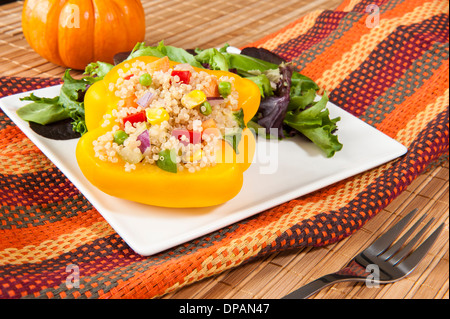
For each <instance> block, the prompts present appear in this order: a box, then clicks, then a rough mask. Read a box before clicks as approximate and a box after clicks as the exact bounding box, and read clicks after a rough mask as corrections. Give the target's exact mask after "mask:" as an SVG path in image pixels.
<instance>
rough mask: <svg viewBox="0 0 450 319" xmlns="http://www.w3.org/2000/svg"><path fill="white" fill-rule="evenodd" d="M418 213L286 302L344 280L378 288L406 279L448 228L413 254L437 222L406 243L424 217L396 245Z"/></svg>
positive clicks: (433, 236)
mask: <svg viewBox="0 0 450 319" xmlns="http://www.w3.org/2000/svg"><path fill="white" fill-rule="evenodd" d="M416 213H417V209H414V210H413V211H411V212H410V213H409V214H408V215H406V216H405V217H404V218H402V219H401V220H400V221H399V222H398V223H397V224H395V225H394V226H392V228H390V229H389V230H388V231H387V232H386V233H385V234H383V235H382V236H381V237H380V238H378V239H377V240H376V241H375V242H374V243H372V244H371V245H370V246H369V247H367V248H366V249H365V250H364V251H362V252H361V253H359V254H358V255H357V256H356V257H355V258H353V259H352V260H351V261H350V262H349V263H348V264H347V266H345V267H344V268H342V269H341V270H339V271H338V272H335V273H332V274H328V275H325V276H323V277H320V278H318V279H316V280H314V281H312V282H310V283H308V284H307V285H305V286H303V287H301V288H299V289H297V290H295V291H293V292H291V293H290V294H288V295H286V296H285V297H283V298H282V299H304V298H308V297H309V296H311V295H312V294H314V293H316V292H317V291H319V290H321V289H323V288H324V287H326V286H329V285H332V284H334V283H337V282H342V281H363V282H367V283H369V282H370V283H371V284H373V285H375V284H387V283H391V282H395V281H397V280H400V279H402V278H404V277H405V276H407V275H408V274H409V273H411V272H412V271H413V270H414V268H416V266H417V265H418V264H419V262H420V261H421V260H422V258H423V257H424V256H425V255H426V253H427V252H428V250H430V248H431V246H433V244H434V242H435V241H436V239H437V237H438V236H439V234H440V232H441V231H442V228H443V227H444V223H442V224H441V225H440V226H439V227H438V228H437V229H436V230H435V231H434V232H433V233H432V234H431V235H430V236H429V237H428V238H426V239H425V240H424V242H423V243H422V244H421V245H420V246H419V247H417V248H416V249H415V250H414V251H412V250H413V247H414V245H415V244H416V243H417V242H418V241H419V240H420V238H421V237H422V236H423V234H424V233H425V231H426V230H427V229H428V228H429V227H430V226H431V224H432V222H433V220H434V219H433V218H431V219H430V221H429V222H428V223H427V224H426V225H425V226H424V227H423V228H422V229H421V230H420V231H418V232H417V234H416V235H415V236H414V237H413V238H412V239H411V240H410V241H409V242H408V243H406V241H407V240H408V238H409V237H411V235H412V233H413V232H414V231H415V230H416V228H417V227H418V226H419V225H420V223H421V222H422V221H423V219H424V218H425V215H423V216H422V217H421V218H420V219H419V220H418V221H417V222H416V223H415V224H414V225H413V226H411V228H410V229H409V230H408V231H407V232H406V233H405V234H404V235H403V236H402V237H401V238H400V239H399V240H397V241H396V242H395V243H394V241H395V239H396V238H397V237H398V236H399V234H400V233H401V232H402V230H403V229H404V228H405V226H406V225H407V224H408V223H409V222H410V221H411V219H412V218H413V217H414V215H415V214H416ZM405 243H406V245H405ZM411 251H412V252H411Z"/></svg>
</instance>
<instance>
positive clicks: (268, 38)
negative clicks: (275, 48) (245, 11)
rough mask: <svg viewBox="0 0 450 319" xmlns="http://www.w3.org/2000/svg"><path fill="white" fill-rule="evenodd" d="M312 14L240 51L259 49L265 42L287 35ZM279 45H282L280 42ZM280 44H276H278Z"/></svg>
mask: <svg viewBox="0 0 450 319" xmlns="http://www.w3.org/2000/svg"><path fill="white" fill-rule="evenodd" d="M312 13H316V12H312ZM312 13H309V14H307V15H305V16H303V17H301V18H300V19H298V20H296V21H293V22H291V23H289V24H288V25H286V26H285V27H284V28H282V29H280V30H278V31H276V32H274V33H271V34H269V35H267V36H265V37H263V38H262V39H259V40H258V41H255V42H253V43H250V44H247V45H246V46H244V47H242V49H243V48H246V47H260V46H264V44H265V43H266V42H268V41H269V40H271V39H274V38H275V37H277V36H279V35H281V34H283V33H288V32H290V31H291V29H295V28H296V26H297V25H299V24H301V23H302V22H303V21H304V20H305V19H307V18H308V17H309V16H310V15H311V14H312ZM300 34H301V33H300ZM292 37H295V35H293V36H292ZM280 43H282V42H280ZM280 43H278V44H280Z"/></svg>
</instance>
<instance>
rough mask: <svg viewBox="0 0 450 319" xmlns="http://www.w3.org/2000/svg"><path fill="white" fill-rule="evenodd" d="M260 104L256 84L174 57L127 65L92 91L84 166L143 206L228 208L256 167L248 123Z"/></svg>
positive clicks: (79, 152)
mask: <svg viewBox="0 0 450 319" xmlns="http://www.w3.org/2000/svg"><path fill="white" fill-rule="evenodd" d="M259 103H260V92H259V89H258V87H257V86H256V84H254V83H253V82H252V81H250V80H246V79H243V78H241V77H239V76H238V75H236V74H234V73H229V72H224V71H212V70H206V69H199V68H195V67H192V66H191V65H189V64H183V63H177V62H173V61H170V60H169V59H168V58H167V57H163V58H157V57H150V56H145V57H138V58H134V59H131V60H127V61H124V62H122V63H121V64H119V65H117V66H115V67H114V68H113V69H112V70H111V71H110V72H109V73H108V74H107V75H106V76H105V77H104V78H103V79H102V80H100V81H98V82H95V83H94V84H93V85H92V86H91V87H90V88H89V89H88V91H87V92H86V96H85V119H86V126H87V129H88V132H87V133H86V134H84V135H83V136H82V137H81V139H80V140H79V142H78V144H77V149H76V157H77V161H78V164H79V167H80V169H81V171H82V172H83V174H84V176H85V177H86V178H87V179H88V180H89V181H90V182H91V183H92V184H93V185H94V186H96V187H97V188H98V189H100V190H101V191H103V192H105V193H107V194H109V195H112V196H116V197H120V198H124V199H127V200H131V201H135V202H139V203H144V204H149V205H155V206H163V207H206V206H213V205H218V204H221V203H224V202H226V201H228V200H230V199H232V198H233V197H235V196H236V195H237V194H238V193H239V191H240V190H241V187H242V184H243V173H244V171H245V170H246V169H247V168H248V167H249V166H250V164H251V162H252V161H253V156H254V152H255V139H254V136H253V133H252V132H251V131H250V130H249V129H248V128H247V127H246V124H247V123H248V122H249V121H250V120H251V119H252V118H253V116H254V115H255V114H256V112H257V110H258V107H259Z"/></svg>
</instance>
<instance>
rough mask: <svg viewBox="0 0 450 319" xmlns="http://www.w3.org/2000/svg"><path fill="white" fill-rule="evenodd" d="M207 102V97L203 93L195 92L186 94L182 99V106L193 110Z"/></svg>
mask: <svg viewBox="0 0 450 319" xmlns="http://www.w3.org/2000/svg"><path fill="white" fill-rule="evenodd" d="M205 101H206V95H205V93H203V91H200V90H193V91H191V92H189V93H187V94H185V95H184V96H183V97H182V98H181V104H183V106H184V107H186V108H188V109H193V108H194V107H196V106H199V105H200V104H202V103H203V102H205Z"/></svg>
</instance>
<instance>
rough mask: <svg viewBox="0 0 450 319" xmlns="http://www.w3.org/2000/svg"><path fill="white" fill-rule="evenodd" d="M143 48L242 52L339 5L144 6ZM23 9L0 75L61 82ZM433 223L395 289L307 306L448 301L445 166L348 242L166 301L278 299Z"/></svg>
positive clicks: (16, 7)
mask: <svg viewBox="0 0 450 319" xmlns="http://www.w3.org/2000/svg"><path fill="white" fill-rule="evenodd" d="M142 3H143V6H144V8H145V12H146V17H147V33H146V43H147V44H152V45H153V44H156V43H157V42H159V41H160V40H164V42H165V43H166V44H168V45H174V46H179V47H184V48H195V47H201V48H208V47H214V46H222V45H223V44H224V43H229V44H230V45H233V46H236V47H240V46H243V45H245V44H248V43H251V42H253V41H256V40H258V39H260V38H262V37H263V36H265V35H268V34H270V33H272V32H274V31H277V30H278V29H280V28H282V27H283V26H285V25H287V24H288V23H290V22H292V21H294V20H296V19H298V18H299V17H300V16H302V15H304V14H306V13H308V12H310V11H312V10H324V9H330V10H333V9H335V8H336V7H337V6H338V5H339V4H340V0H315V1H307V0H270V1H269V0H268V1H264V0H230V1H209V0H195V1H185V0H152V1H150V0H142ZM22 5H23V1H16V2H12V3H8V4H4V5H2V6H0V75H1V76H6V75H8V76H42V77H60V76H62V74H63V73H64V68H62V67H59V66H56V65H54V64H52V63H49V62H47V61H45V60H44V59H43V58H41V57H40V56H39V55H38V54H36V53H35V52H33V51H32V50H31V48H30V47H29V45H28V43H27V42H26V40H25V38H24V37H23V34H22V29H21V10H22ZM416 207H417V208H419V209H420V210H421V211H422V212H427V213H428V215H429V216H430V217H431V216H432V217H435V219H436V220H435V222H434V224H433V227H434V228H435V227H436V225H438V224H440V223H442V222H445V224H446V225H445V228H444V231H443V232H442V233H441V235H440V237H439V238H438V241H437V242H436V244H435V245H434V246H433V248H432V250H431V251H430V252H429V253H428V254H427V255H426V257H425V258H424V260H423V261H422V262H421V263H420V264H419V266H418V268H417V269H416V270H415V271H414V272H413V273H412V274H411V275H410V276H409V277H407V278H405V279H403V280H402V281H399V282H397V283H394V284H388V285H384V286H380V287H379V288H372V289H369V288H367V287H366V286H365V285H364V284H361V283H341V284H336V285H334V286H331V287H328V288H326V289H324V290H322V291H320V292H319V293H317V294H316V295H314V296H313V297H312V298H319V299H320V298H321V299H326V298H330V299H332V298H352V299H369V298H370V299H373V298H395V299H397V298H407V299H410V298H426V299H441V298H446V299H448V298H449V292H448V290H449V287H448V277H449V276H448V272H449V256H448V251H449V240H448V239H449V234H448V216H449V165H448V160H447V161H443V162H441V163H438V164H436V165H434V166H433V167H430V168H429V169H428V170H427V171H426V172H424V173H423V174H422V175H421V176H419V177H418V178H417V179H416V180H415V181H414V182H413V183H412V184H411V185H410V186H409V187H408V188H407V190H406V191H404V192H403V193H402V194H401V195H400V196H399V197H398V198H397V199H395V200H394V201H393V202H392V203H391V204H390V205H389V206H387V207H386V208H385V209H384V210H383V211H381V212H380V213H379V214H378V215H377V216H375V217H374V218H373V219H372V220H370V221H369V222H368V223H367V224H366V225H364V226H363V227H362V228H361V229H360V230H359V231H357V232H356V233H355V234H354V235H352V236H350V237H349V238H347V239H344V240H342V241H340V242H338V243H336V244H333V245H330V246H326V247H322V248H303V249H298V250H291V251H283V252H279V253H274V254H272V255H269V256H267V257H265V258H262V259H258V260H254V261H252V262H249V263H246V264H244V265H242V266H240V267H238V268H235V269H231V270H228V271H225V272H224V273H221V274H219V275H217V276H214V277H210V278H206V279H204V280H202V281H199V282H197V283H194V284H192V285H190V286H187V287H184V288H182V289H181V290H178V291H176V292H174V293H171V294H168V295H166V296H164V297H163V298H191V299H201V298H244V299H247V298H257V299H259V298H280V297H282V296H283V295H285V294H287V293H289V292H290V291H292V290H294V289H295V288H298V287H300V286H302V285H304V284H306V283H308V282H309V281H311V280H314V279H315V278H318V277H319V276H322V275H325V274H327V273H329V272H334V271H337V270H339V268H340V267H342V266H344V265H345V264H346V263H347V261H349V260H350V259H351V258H352V257H353V256H354V255H356V254H357V253H358V252H359V251H360V250H362V249H363V248H364V247H366V246H368V245H369V244H370V243H371V242H372V241H373V240H374V239H375V238H377V237H378V236H379V235H380V234H382V233H383V232H384V231H385V230H386V228H387V227H389V223H390V222H392V220H394V219H396V218H397V217H398V216H399V215H404V214H405V212H408V211H409V210H411V209H413V208H416Z"/></svg>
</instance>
